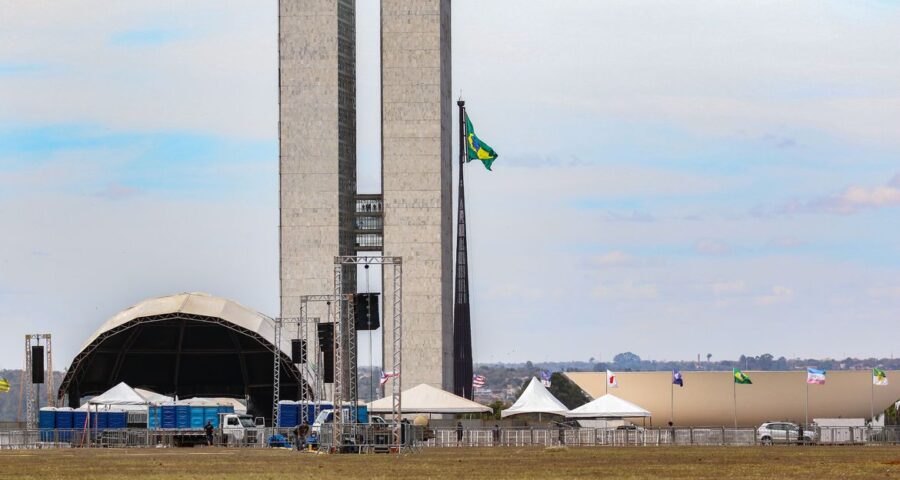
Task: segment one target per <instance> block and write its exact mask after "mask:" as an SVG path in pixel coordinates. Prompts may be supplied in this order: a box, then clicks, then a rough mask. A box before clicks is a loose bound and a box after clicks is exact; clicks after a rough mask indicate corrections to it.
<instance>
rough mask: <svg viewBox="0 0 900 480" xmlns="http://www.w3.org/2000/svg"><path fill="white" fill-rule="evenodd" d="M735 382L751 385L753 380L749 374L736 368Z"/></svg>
mask: <svg viewBox="0 0 900 480" xmlns="http://www.w3.org/2000/svg"><path fill="white" fill-rule="evenodd" d="M734 383H739V384H741V385H751V384H752V383H753V382H751V381H750V376H749V375H747V374H746V373H744V372H742V371H740V370H738V369H736V368H735V369H734Z"/></svg>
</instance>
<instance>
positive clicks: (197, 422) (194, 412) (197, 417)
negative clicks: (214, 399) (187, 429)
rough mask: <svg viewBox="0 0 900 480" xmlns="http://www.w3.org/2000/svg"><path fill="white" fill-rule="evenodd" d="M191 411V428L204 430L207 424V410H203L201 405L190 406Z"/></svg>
mask: <svg viewBox="0 0 900 480" xmlns="http://www.w3.org/2000/svg"><path fill="white" fill-rule="evenodd" d="M189 409H190V412H191V413H190V416H191V420H190V422H191V428H192V429H198V428H203V427H204V425H206V422H204V421H203V420H204V418H205V410H204V409H203V407H201V406H199V405H190V406H189Z"/></svg>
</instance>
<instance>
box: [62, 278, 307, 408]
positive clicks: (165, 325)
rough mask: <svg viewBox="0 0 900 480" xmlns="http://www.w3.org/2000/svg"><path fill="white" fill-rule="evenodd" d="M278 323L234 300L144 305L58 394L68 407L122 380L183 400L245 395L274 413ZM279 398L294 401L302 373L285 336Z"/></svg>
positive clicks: (191, 297) (124, 315)
mask: <svg viewBox="0 0 900 480" xmlns="http://www.w3.org/2000/svg"><path fill="white" fill-rule="evenodd" d="M274 336H275V322H274V320H272V319H271V318H269V317H267V316H265V315H263V314H261V313H258V312H256V311H253V310H251V309H249V308H247V307H244V306H243V305H240V304H238V303H236V302H234V301H231V300H228V299H225V298H220V297H215V296H212V295H208V294H204V293H182V294H178V295H172V296H168V297H159V298H153V299H149V300H144V301H143V302H140V303H138V304H137V305H134V306H132V307H130V308H127V309H125V310H123V311H121V312H119V313H118V314H116V315H114V316H113V317H112V318H110V319H109V320H107V321H106V322H104V323H103V325H101V326H100V328H98V329H97V331H95V332H94V333H93V334H92V335H91V336H90V337H89V338H88V340H87V341H86V342H85V343H84V346H82V348H81V350H80V352H79V353H78V354H77V355H76V356H75V358H74V359H73V360H72V364H71V366H70V367H69V370H68V371H67V372H66V375H65V378H64V379H63V382H62V384H61V385H60V389H59V394H58V395H59V398H62V397H63V396H64V395H66V394H68V395H69V405H70V406H74V407H77V406H78V405H79V399H80V398H81V397H82V396H86V395H96V394H99V393H102V392H104V391H106V390H108V389H109V388H110V387H112V386H114V385H116V384H118V383H119V382H123V381H124V382H126V383H128V384H129V385H131V386H133V387H136V388H145V389H147V390H152V391H154V392H159V393H162V394H166V395H170V396H176V395H177V396H178V397H180V398H187V397H231V398H247V399H249V403H250V405H248V411H249V412H250V413H251V414H255V415H260V416H265V417H268V416H271V410H272V377H273V357H272V355H273V353H274V351H275V347H274V346H273V344H272V342H273V339H274ZM278 351H279V354H280V356H281V374H280V375H281V382H280V383H281V396H282V398H296V397H297V396H298V393H299V388H300V387H301V385H304V386H305V382H303V381H302V380H301V378H307V379H310V381H313V380H312V379H313V378H314V377H313V376H312V375H301V372H300V370H299V369H298V367H297V366H296V365H294V364H293V363H291V359H290V356H289V354H288V352H290V339H284V338H283V339H282V342H281V345H279V348H278Z"/></svg>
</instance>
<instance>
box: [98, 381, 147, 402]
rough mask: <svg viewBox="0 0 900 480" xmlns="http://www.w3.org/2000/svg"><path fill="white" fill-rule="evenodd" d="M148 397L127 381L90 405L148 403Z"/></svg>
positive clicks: (106, 392) (99, 396) (100, 396)
mask: <svg viewBox="0 0 900 480" xmlns="http://www.w3.org/2000/svg"><path fill="white" fill-rule="evenodd" d="M147 403H148V402H147V399H146V398H144V397H142V396H141V395H140V394H139V393H137V392H135V391H134V389H133V388H131V387H129V386H128V384H127V383H125V382H120V383H119V384H118V385H116V386H115V387H112V388H110V389H109V390H107V391H105V392H103V394H101V395H98V396H96V397H94V398H92V399H90V401H88V404H90V405H147Z"/></svg>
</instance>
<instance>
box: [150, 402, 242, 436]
mask: <svg viewBox="0 0 900 480" xmlns="http://www.w3.org/2000/svg"><path fill="white" fill-rule="evenodd" d="M220 413H234V406H232V405H218V406H199V405H177V404H170V405H151V406H150V407H149V409H148V412H147V428H149V429H151V430H159V429H179V430H196V429H202V428H203V427H205V426H206V424H207V422H209V423H212V426H213V427H215V428H218V427H219V414H220Z"/></svg>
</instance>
